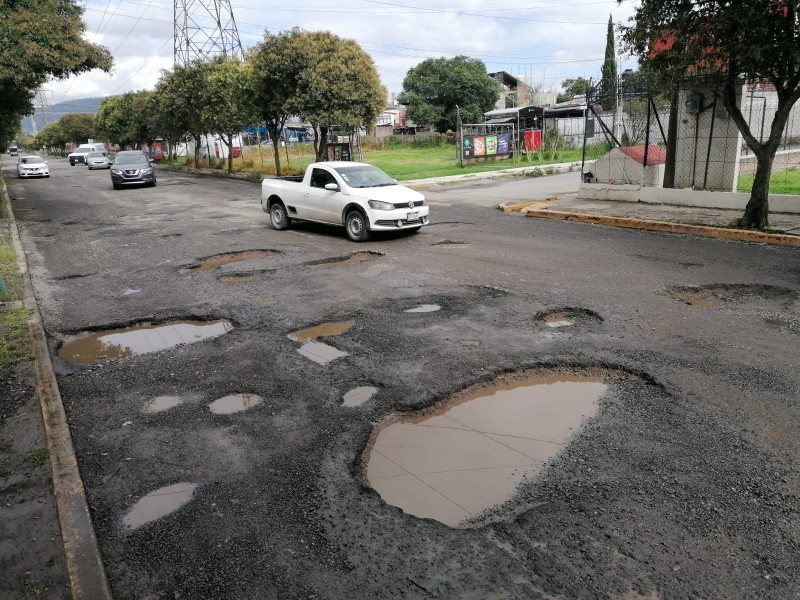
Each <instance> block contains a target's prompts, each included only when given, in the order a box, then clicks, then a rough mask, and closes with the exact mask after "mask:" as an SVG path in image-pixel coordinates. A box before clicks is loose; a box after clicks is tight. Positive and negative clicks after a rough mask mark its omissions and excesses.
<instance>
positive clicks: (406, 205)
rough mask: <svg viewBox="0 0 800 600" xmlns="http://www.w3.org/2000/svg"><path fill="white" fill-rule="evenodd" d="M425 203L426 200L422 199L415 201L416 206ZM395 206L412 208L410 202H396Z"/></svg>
mask: <svg viewBox="0 0 800 600" xmlns="http://www.w3.org/2000/svg"><path fill="white" fill-rule="evenodd" d="M423 204H424V202H423V201H422V200H417V201H416V202H414V206H415V207H416V206H422V205H423ZM394 207H395V208H410V207H409V206H408V202H400V203H398V204H395V205H394Z"/></svg>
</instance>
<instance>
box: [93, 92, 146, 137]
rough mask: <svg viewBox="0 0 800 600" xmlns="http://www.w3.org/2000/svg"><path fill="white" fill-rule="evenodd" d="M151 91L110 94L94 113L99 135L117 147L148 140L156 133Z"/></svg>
mask: <svg viewBox="0 0 800 600" xmlns="http://www.w3.org/2000/svg"><path fill="white" fill-rule="evenodd" d="M155 102H156V97H155V95H154V93H153V92H149V91H139V92H128V93H126V94H122V95H121V96H110V97H108V98H105V99H104V100H103V101H102V102H101V103H100V108H99V109H98V110H97V114H96V115H95V123H96V125H97V132H98V135H101V136H102V137H104V138H106V139H107V140H108V141H109V142H111V143H113V144H119V146H120V147H122V148H124V147H128V146H131V147H138V146H141V145H142V144H147V143H151V142H152V141H153V140H154V139H155V138H156V137H158V134H159V131H158V129H159V127H158V123H157V121H156V116H157V115H156V110H155Z"/></svg>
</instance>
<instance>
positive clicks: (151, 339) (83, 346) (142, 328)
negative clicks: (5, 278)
mask: <svg viewBox="0 0 800 600" xmlns="http://www.w3.org/2000/svg"><path fill="white" fill-rule="evenodd" d="M232 329H233V325H232V324H231V323H230V321H226V320H224V319H220V320H217V321H174V322H171V323H163V324H160V325H151V324H148V323H145V324H141V325H135V326H132V327H124V328H121V329H112V330H108V331H97V332H94V333H89V334H86V335H83V336H81V337H78V338H76V339H73V340H70V341H68V342H66V343H65V344H64V345H63V346H61V348H59V350H58V355H59V356H60V357H61V358H62V359H64V360H65V361H67V362H70V363H75V364H83V365H85V364H91V363H96V362H100V361H102V360H106V359H109V358H123V357H128V356H136V355H139V354H148V353H150V352H159V351H161V350H166V349H168V348H172V347H174V346H179V345H181V344H192V343H194V342H200V341H202V340H207V339H211V338H215V337H219V336H221V335H224V334H226V333H228V332H229V331H231V330H232Z"/></svg>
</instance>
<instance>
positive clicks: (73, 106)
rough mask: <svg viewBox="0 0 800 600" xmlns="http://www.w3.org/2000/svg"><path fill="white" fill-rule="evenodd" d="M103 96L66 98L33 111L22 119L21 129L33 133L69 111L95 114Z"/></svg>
mask: <svg viewBox="0 0 800 600" xmlns="http://www.w3.org/2000/svg"><path fill="white" fill-rule="evenodd" d="M102 101H103V98H78V99H77V100H66V101H64V102H59V103H58V104H53V105H52V106H48V107H47V110H46V111H39V110H37V111H36V112H34V113H33V115H31V116H27V117H24V118H23V119H22V131H23V132H25V133H27V134H30V135H33V134H34V133H36V132H38V131H39V130H40V129H41V128H42V127H44V126H45V124H46V123H52V122H53V121H58V120H59V119H60V118H61V117H63V116H64V115H66V114H69V113H90V114H95V113H96V112H97V109H98V108H99V107H100V103H101V102H102Z"/></svg>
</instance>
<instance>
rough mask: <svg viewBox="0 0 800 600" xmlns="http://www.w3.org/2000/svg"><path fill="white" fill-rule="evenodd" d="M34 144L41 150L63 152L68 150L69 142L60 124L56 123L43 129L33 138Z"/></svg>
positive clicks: (49, 124)
mask: <svg viewBox="0 0 800 600" xmlns="http://www.w3.org/2000/svg"><path fill="white" fill-rule="evenodd" d="M33 142H34V144H35V145H36V146H37V147H39V148H47V149H48V150H56V151H62V150H64V149H65V148H66V145H67V142H68V140H67V138H66V137H65V136H64V132H63V131H62V130H61V125H59V122H58V121H55V122H53V123H48V124H47V125H45V126H44V127H42V128H41V129H40V130H39V133H38V134H36V137H34V138H33Z"/></svg>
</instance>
